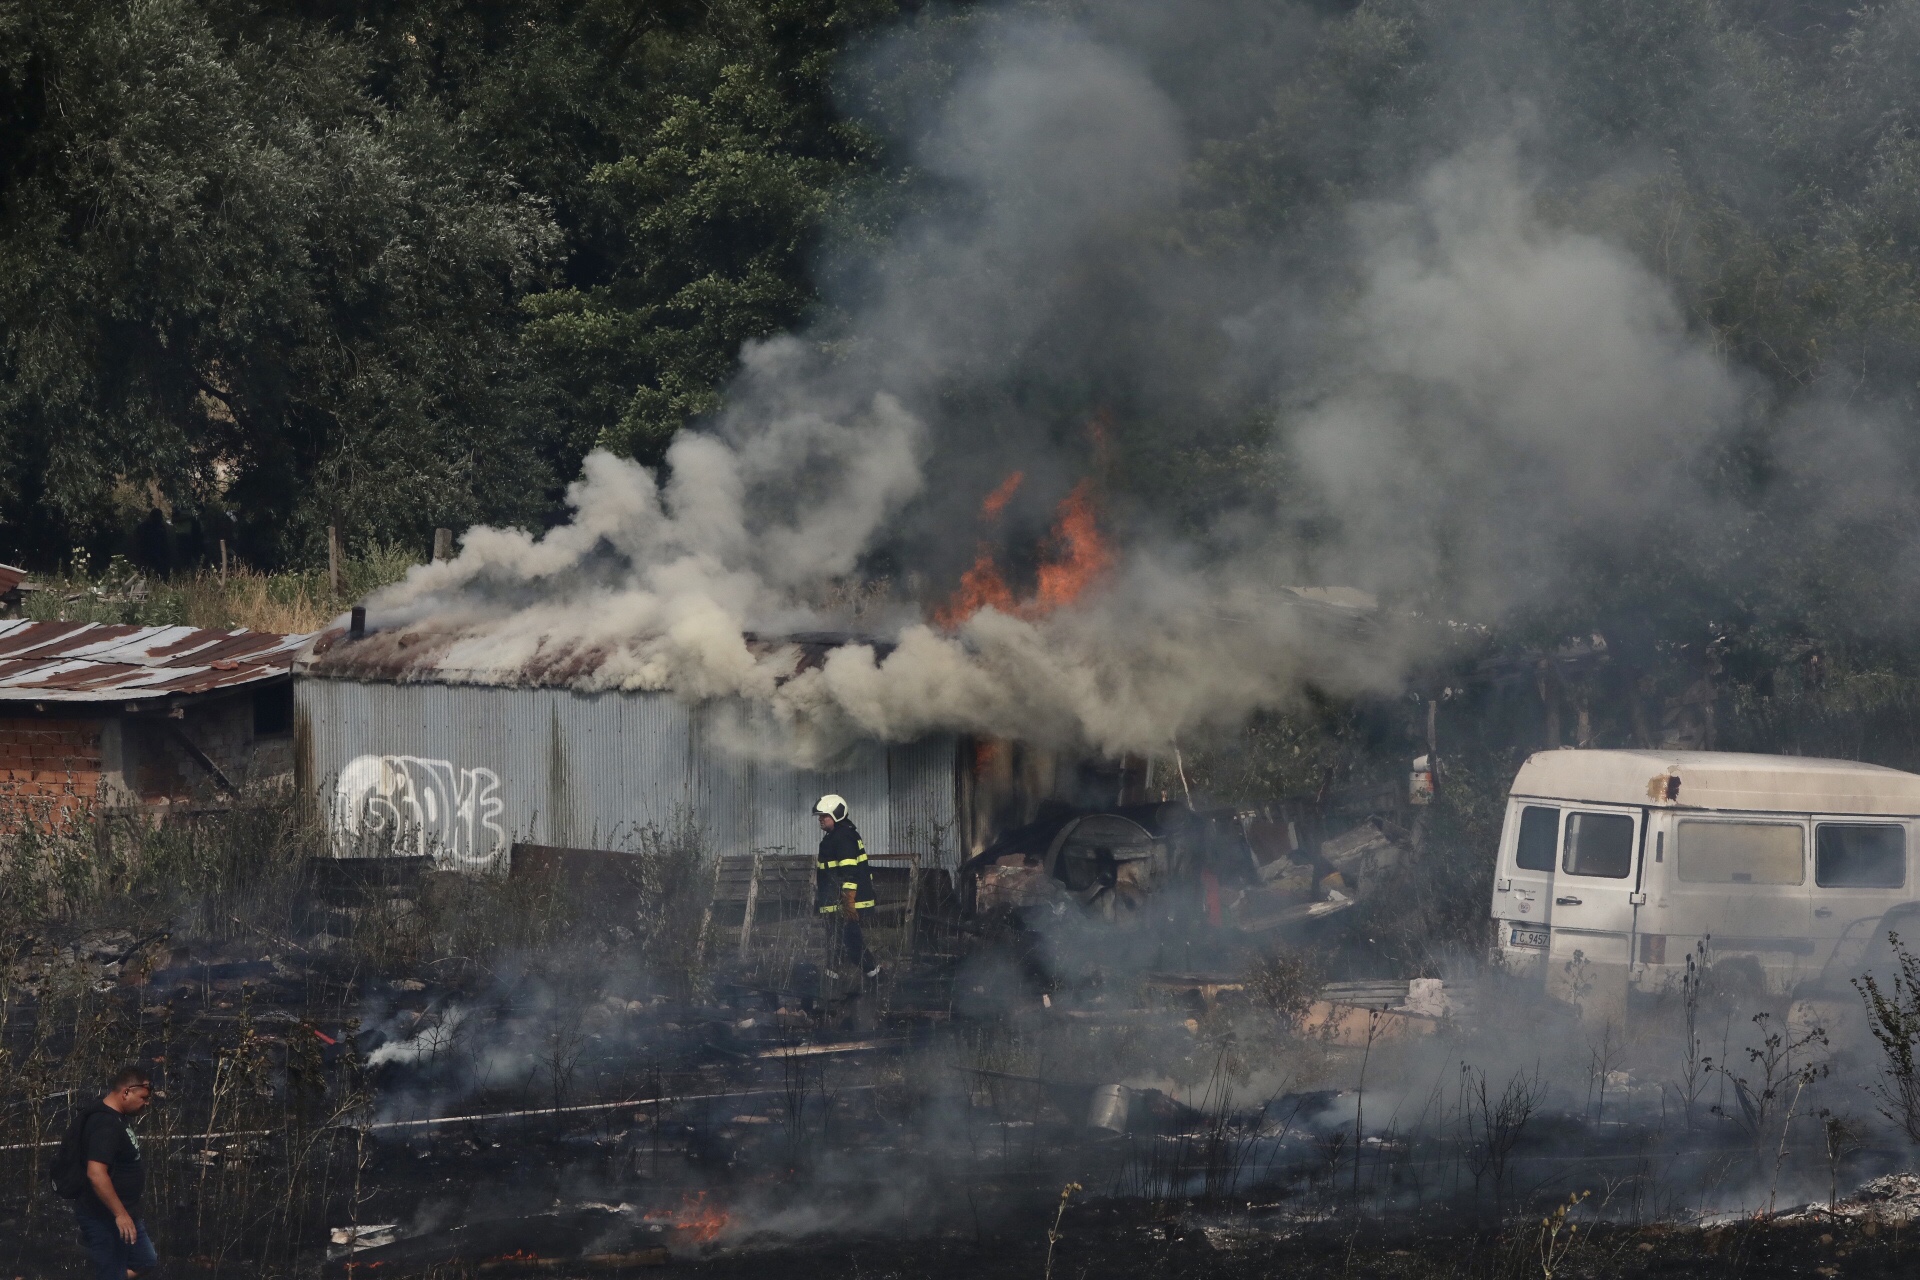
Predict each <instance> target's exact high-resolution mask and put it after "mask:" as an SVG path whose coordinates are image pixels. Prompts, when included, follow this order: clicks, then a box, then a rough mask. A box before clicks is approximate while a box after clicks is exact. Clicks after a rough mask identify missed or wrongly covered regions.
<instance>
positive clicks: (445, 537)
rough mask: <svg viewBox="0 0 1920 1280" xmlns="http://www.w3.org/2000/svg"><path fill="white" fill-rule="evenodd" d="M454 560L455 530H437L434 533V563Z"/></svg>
mask: <svg viewBox="0 0 1920 1280" xmlns="http://www.w3.org/2000/svg"><path fill="white" fill-rule="evenodd" d="M451 559H453V530H451V529H435V530H434V531H433V562H434V563H435V564H439V563H440V562H441V561H442V560H451Z"/></svg>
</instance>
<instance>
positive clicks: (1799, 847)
mask: <svg viewBox="0 0 1920 1280" xmlns="http://www.w3.org/2000/svg"><path fill="white" fill-rule="evenodd" d="M1673 860H1674V864H1675V867H1676V870H1677V872H1678V874H1679V877H1680V879H1681V880H1682V881H1683V882H1684V883H1686V884H1804V883H1805V882H1806V879H1807V867H1806V834H1805V832H1804V831H1802V830H1801V828H1799V827H1798V826H1793V825H1790V824H1788V823H1784V822H1682V823H1681V824H1680V830H1679V832H1678V833H1677V834H1676V836H1675V837H1674V853H1673Z"/></svg>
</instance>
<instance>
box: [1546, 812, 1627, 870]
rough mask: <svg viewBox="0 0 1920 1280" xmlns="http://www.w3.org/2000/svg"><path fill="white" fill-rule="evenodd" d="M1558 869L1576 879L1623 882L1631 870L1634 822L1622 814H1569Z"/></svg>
mask: <svg viewBox="0 0 1920 1280" xmlns="http://www.w3.org/2000/svg"><path fill="white" fill-rule="evenodd" d="M1561 866H1562V867H1563V868H1564V869H1565V870H1566V871H1568V872H1570V873H1572V874H1573V875H1576V876H1606V877H1607V878H1608V879H1610V880H1624V879H1626V877H1627V875H1628V874H1629V873H1630V872H1631V871H1632V870H1633V819H1632V818H1629V817H1628V816H1627V815H1626V814H1624V813H1570V814H1568V815H1567V843H1566V857H1565V858H1564V860H1563V861H1562V862H1561Z"/></svg>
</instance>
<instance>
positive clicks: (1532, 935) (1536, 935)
mask: <svg viewBox="0 0 1920 1280" xmlns="http://www.w3.org/2000/svg"><path fill="white" fill-rule="evenodd" d="M1509 941H1510V942H1511V944H1512V945H1513V946H1516V947H1538V948H1539V949H1540V950H1542V951H1545V950H1546V949H1547V930H1546V928H1545V927H1544V926H1541V925H1525V924H1517V925H1515V926H1513V936H1512V938H1511V939H1509Z"/></svg>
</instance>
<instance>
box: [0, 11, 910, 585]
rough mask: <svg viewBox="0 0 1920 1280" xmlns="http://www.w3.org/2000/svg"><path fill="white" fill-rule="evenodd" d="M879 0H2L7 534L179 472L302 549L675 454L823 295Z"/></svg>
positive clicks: (378, 533)
mask: <svg viewBox="0 0 1920 1280" xmlns="http://www.w3.org/2000/svg"><path fill="white" fill-rule="evenodd" d="M888 8H889V6H886V5H884V4H877V3H865V4H863V3H858V2H857V0H856V2H854V3H825V2H822V3H811V4H809V3H795V2H794V0H782V2H780V3H730V4H721V5H712V6H699V7H696V6H691V5H687V6H674V5H665V6H652V5H649V6H640V7H638V8H637V9H636V8H635V7H634V6H628V5H614V4H610V3H599V4H595V3H586V4H566V3H540V2H538V0H534V2H530V3H522V4H514V5H506V6H490V7H488V8H487V9H485V10H481V9H477V8H474V7H471V6H460V5H450V4H434V3H420V4H404V5H399V6H379V7H377V8H375V7H372V6H369V7H368V8H367V9H365V10H361V11H356V10H352V9H350V8H343V9H342V10H340V11H337V12H334V13H331V14H319V15H313V16H302V15H301V13H300V12H299V11H295V10H274V9H254V8H252V7H249V6H244V5H232V4H225V3H219V2H217V0H153V2H151V3H147V2H143V3H136V4H129V3H116V2H114V0H99V2H97V3H83V4H78V5H51V4H42V3H37V2H33V3H21V4H15V5H9V6H6V7H5V8H0V137H3V138H4V139H5V144H6V145H5V146H4V147H0V208H4V217H3V218H0V443H4V446H5V448H4V453H5V461H4V463H0V520H4V522H5V524H6V525H7V526H8V528H9V530H10V532H11V533H12V534H13V537H14V545H13V547H12V548H11V549H9V550H8V551H7V552H6V553H7V554H9V555H15V556H24V557H27V558H29V559H34V560H37V561H40V562H45V561H47V560H50V559H52V558H53V557H54V556H56V555H59V554H61V553H63V552H65V551H66V549H67V548H68V547H70V546H72V545H73V544H74V543H75V542H76V541H86V542H88V543H89V544H90V545H92V546H93V547H94V548H95V549H96V550H105V549H110V548H111V547H112V546H113V545H114V544H115V541H116V539H117V538H118V537H120V536H121V535H122V534H123V533H124V531H125V530H126V528H127V527H128V526H129V525H130V524H131V523H132V522H133V521H134V520H136V519H138V518H139V517H140V516H141V514H142V513H144V512H146V511H147V510H149V509H150V508H151V507H152V506H153V505H154V504H156V503H158V504H159V505H160V506H161V507H162V508H163V509H165V510H167V511H168V512H169V513H170V514H171V515H172V517H173V519H174V522H175V524H176V525H177V526H182V527H184V526H185V525H186V524H187V523H188V522H189V521H192V522H197V523H198V525H199V526H200V527H201V528H202V529H203V530H204V531H205V533H204V537H203V539H202V546H201V547H200V554H201V555H202V556H205V555H208V554H210V553H211V551H212V543H211V539H212V538H214V537H231V538H234V539H235V540H236V541H237V543H238V544H239V545H240V546H241V547H242V548H244V549H245V551H246V552H247V554H248V556H249V558H251V559H253V560H255V561H256V562H262V563H267V564H273V563H278V562H284V561H287V560H294V561H304V562H306V563H312V562H314V561H315V560H316V559H317V558H318V557H319V556H320V555H321V554H322V552H323V550H324V536H325V535H324V530H325V526H326V525H328V524H338V525H341V526H343V527H344V528H345V529H346V530H347V531H348V532H349V533H350V534H352V535H354V536H356V537H365V536H374V537H378V538H405V539H406V540H408V541H420V540H423V539H424V538H425V537H426V536H427V535H429V534H430V532H431V530H432V529H433V528H434V527H436V526H440V525H446V526H454V527H462V526H464V525H466V524H469V523H472V522H474V521H477V520H486V521H494V522H500V521H506V522H522V523H535V524H537V523H539V522H540V521H541V520H543V519H545V518H547V517H548V515H549V514H550V513H551V511H552V510H553V509H554V503H555V500H556V497H557V493H558V487H559V486H560V485H561V484H563V483H564V482H565V481H567V480H569V479H571V478H572V476H573V474H574V472H575V470H576V469H577V467H578V463H579V459H580V457H581V455H582V454H583V453H584V452H585V450H586V449H587V448H589V447H591V446H593V445H595V444H610V445H613V446H614V447H618V448H624V449H628V450H630V451H633V452H636V453H638V454H639V455H640V456H643V457H647V458H649V459H651V458H655V457H657V456H658V454H659V451H660V449H661V448H662V447H663V445H664V443H665V441H666V439H667V438H668V437H670V436H671V434H672V432H673V431H674V430H675V429H677V427H678V426H679V425H680V423H682V422H684V421H685V420H686V419H687V418H688V417H689V416H690V415H692V414H695V413H698V412H701V411H703V410H704V409H707V408H710V407H711V406H712V404H713V403H714V395H715V391H716V388H717V386H718V385H719V383H720V382H721V381H722V380H723V379H724V378H725V377H726V376H727V374H728V372H729V371H730V369H731V367H732V363H733V361H734V359H735V357H736V355H737V352H738V349H739V345H740V343H741V342H742V341H743V340H745V339H748V338H753V337H759V336H764V335H766V334H769V333H772V332H774V331H776V330H777V329H780V328H782V327H784V326H786V325H789V324H791V323H792V322H794V321H795V320H796V319H797V318H798V317H799V315H800V313H801V311H802V309H803V308H804V307H805V306H806V305H807V303H808V302H809V300H810V299H811V296H812V292H811V286H810V284H809V282H808V279H807V276H806V271H805V268H806V256H807V254H808V252H809V250H810V249H811V247H812V246H813V244H814V241H815V239H816V237H817V234H818V229H819V225H820V222H821V220H822V219H823V217H824V216H825V215H826V213H827V212H828V210H829V209H830V207H831V206H832V204H833V202H834V199H835V195H834V193H835V192H836V191H837V190H839V189H840V188H842V187H844V185H845V183H846V181H847V179H848V178H849V177H850V176H853V175H854V174H855V173H857V172H858V171H859V170H860V169H861V168H862V166H863V165H866V164H867V163H868V162H869V161H870V159H871V157H872V153H873V148H872V146H871V144H869V143H868V142H866V141H865V140H864V138H863V136H862V135H861V134H860V133H859V132H858V131H857V130H853V129H851V128H849V127H848V126H847V125H845V124H844V123H840V122H837V121H835V120H834V119H833V118H832V116H831V113H830V112H829V110H828V108H827V84H828V77H829V75H830V74H831V72H832V70H833V67H834V55H835V54H836V53H837V51H838V50H839V49H840V48H841V47H842V46H843V45H844V43H845V42H846V40H847V39H848V38H849V37H851V36H852V35H855V34H857V33H858V32H859V31H860V30H861V29H863V28H864V27H865V26H867V25H870V24H871V23H872V22H873V21H874V20H875V19H877V18H879V17H882V16H884V15H885V13H886V12H887V11H888ZM229 517H231V519H229Z"/></svg>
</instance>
